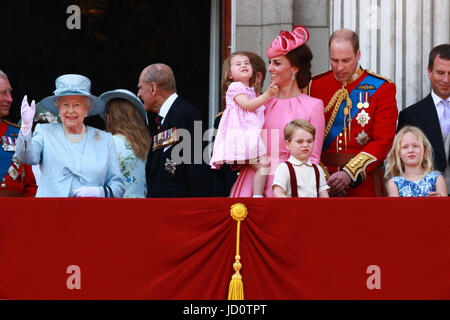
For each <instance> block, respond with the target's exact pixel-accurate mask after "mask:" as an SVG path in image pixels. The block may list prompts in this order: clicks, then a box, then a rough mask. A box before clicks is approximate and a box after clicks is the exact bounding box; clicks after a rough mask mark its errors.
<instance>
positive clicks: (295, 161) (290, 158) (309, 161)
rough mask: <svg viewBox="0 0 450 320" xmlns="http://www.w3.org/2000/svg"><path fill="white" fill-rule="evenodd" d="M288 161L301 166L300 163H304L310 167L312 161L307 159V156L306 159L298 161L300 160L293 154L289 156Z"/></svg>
mask: <svg viewBox="0 0 450 320" xmlns="http://www.w3.org/2000/svg"><path fill="white" fill-rule="evenodd" d="M288 161H289V162H290V163H292V164H293V165H294V166H301V165H304V164H306V165H307V166H310V167H312V162H311V160H309V158H308V160H306V161H305V162H303V161H300V160H298V159H296V158H294V157H293V156H290V157H289V160H288Z"/></svg>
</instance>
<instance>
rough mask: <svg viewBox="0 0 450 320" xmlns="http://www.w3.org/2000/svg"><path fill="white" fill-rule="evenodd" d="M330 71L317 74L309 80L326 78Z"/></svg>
mask: <svg viewBox="0 0 450 320" xmlns="http://www.w3.org/2000/svg"><path fill="white" fill-rule="evenodd" d="M331 71H332V70H327V71H324V72H322V73H318V74H316V75H314V76H312V77H311V79H312V80H316V79H319V78H322V77H324V76H326V75H327V74H329V73H330V72H331Z"/></svg>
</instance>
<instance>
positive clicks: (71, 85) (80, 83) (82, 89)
mask: <svg viewBox="0 0 450 320" xmlns="http://www.w3.org/2000/svg"><path fill="white" fill-rule="evenodd" d="M55 86H56V90H55V91H54V92H53V93H54V94H55V95H54V96H50V97H47V98H45V99H43V100H42V101H40V102H39V103H38V106H39V105H41V106H42V107H44V108H45V109H47V110H48V111H50V112H53V113H55V114H58V113H59V111H58V108H57V107H56V105H55V101H56V99H57V98H58V97H64V96H83V97H87V98H89V99H90V100H91V101H92V104H93V107H92V109H91V110H89V113H88V116H95V115H97V114H100V113H102V112H104V111H105V102H104V101H103V100H102V99H100V98H98V97H96V96H93V95H91V80H89V79H88V78H86V77H85V76H82V75H79V74H65V75H62V76H60V77H58V78H57V79H56V81H55Z"/></svg>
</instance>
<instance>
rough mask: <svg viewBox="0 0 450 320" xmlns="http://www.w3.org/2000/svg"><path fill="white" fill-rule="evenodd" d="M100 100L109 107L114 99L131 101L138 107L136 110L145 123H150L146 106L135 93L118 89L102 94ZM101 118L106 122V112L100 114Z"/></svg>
mask: <svg viewBox="0 0 450 320" xmlns="http://www.w3.org/2000/svg"><path fill="white" fill-rule="evenodd" d="M99 98H100V99H102V100H103V101H104V102H105V105H107V104H108V102H109V101H111V100H112V99H117V98H120V99H125V100H127V101H129V102H130V103H131V104H132V105H133V106H135V107H136V109H137V110H138V111H139V113H140V115H141V116H142V118H143V119H144V121H145V122H146V123H148V121H147V112H146V111H145V108H144V104H143V103H142V101H141V99H139V98H138V97H137V96H136V95H135V94H134V93H133V92H131V91H129V90H126V89H116V90H113V91H108V92H105V93H102V94H101V95H100V96H99ZM100 117H102V118H103V120H105V118H106V113H105V112H102V113H100Z"/></svg>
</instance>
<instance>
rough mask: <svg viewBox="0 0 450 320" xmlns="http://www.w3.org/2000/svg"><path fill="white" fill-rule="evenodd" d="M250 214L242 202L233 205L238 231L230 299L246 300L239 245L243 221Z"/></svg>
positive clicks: (229, 290)
mask: <svg viewBox="0 0 450 320" xmlns="http://www.w3.org/2000/svg"><path fill="white" fill-rule="evenodd" d="M247 215H248V211H247V208H246V207H245V206H244V205H243V204H242V203H237V204H235V205H233V206H232V207H231V216H232V217H233V219H234V220H236V221H237V232H236V257H235V259H236V262H235V263H234V264H233V268H234V271H236V273H235V274H234V275H233V277H232V278H231V281H230V286H229V288H228V300H244V283H243V281H242V275H241V273H240V271H241V269H242V264H241V256H240V255H239V246H240V239H241V221H244V220H245V218H246V217H247Z"/></svg>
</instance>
